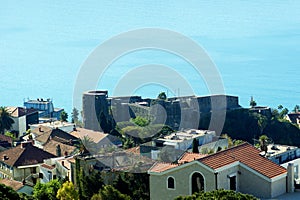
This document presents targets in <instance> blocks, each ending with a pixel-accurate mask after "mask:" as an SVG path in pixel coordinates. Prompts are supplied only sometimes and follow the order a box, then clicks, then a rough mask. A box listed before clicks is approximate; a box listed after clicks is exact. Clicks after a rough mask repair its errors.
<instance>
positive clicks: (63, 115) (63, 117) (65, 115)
mask: <svg viewBox="0 0 300 200" xmlns="http://www.w3.org/2000/svg"><path fill="white" fill-rule="evenodd" d="M60 120H61V121H62V122H67V121H68V113H66V112H65V111H64V110H63V111H62V112H61V113H60Z"/></svg>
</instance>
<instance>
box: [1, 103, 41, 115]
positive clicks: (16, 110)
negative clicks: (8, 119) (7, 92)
mask: <svg viewBox="0 0 300 200" xmlns="http://www.w3.org/2000/svg"><path fill="white" fill-rule="evenodd" d="M7 111H8V113H10V115H11V116H12V117H22V116H24V115H29V114H32V113H34V112H38V111H37V110H35V109H33V108H29V109H26V108H22V107H13V106H10V107H7Z"/></svg>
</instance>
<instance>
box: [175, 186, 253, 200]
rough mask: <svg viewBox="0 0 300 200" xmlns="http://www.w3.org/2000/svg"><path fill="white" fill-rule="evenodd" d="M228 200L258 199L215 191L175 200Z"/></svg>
mask: <svg viewBox="0 0 300 200" xmlns="http://www.w3.org/2000/svg"><path fill="white" fill-rule="evenodd" d="M202 199H203V200H215V199H218V200H227V199H240V200H257V198H256V197H254V196H252V195H249V194H242V193H240V192H235V191H232V190H224V189H219V190H214V191H210V192H200V193H195V194H193V195H191V196H184V197H183V196H179V197H177V198H176V199H175V200H202Z"/></svg>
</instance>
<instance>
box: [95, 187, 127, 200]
mask: <svg viewBox="0 0 300 200" xmlns="http://www.w3.org/2000/svg"><path fill="white" fill-rule="evenodd" d="M116 199H118V200H130V199H131V198H130V197H129V196H128V195H125V194H122V193H121V192H120V191H119V190H117V189H116V188H114V187H113V186H111V185H106V186H104V187H103V188H102V189H101V190H100V191H99V193H98V194H94V195H93V196H92V198H91V200H116Z"/></svg>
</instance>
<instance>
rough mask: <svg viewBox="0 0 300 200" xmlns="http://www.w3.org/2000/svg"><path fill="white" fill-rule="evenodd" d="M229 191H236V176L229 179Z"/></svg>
mask: <svg viewBox="0 0 300 200" xmlns="http://www.w3.org/2000/svg"><path fill="white" fill-rule="evenodd" d="M229 189H230V190H233V191H236V176H231V177H229Z"/></svg>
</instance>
